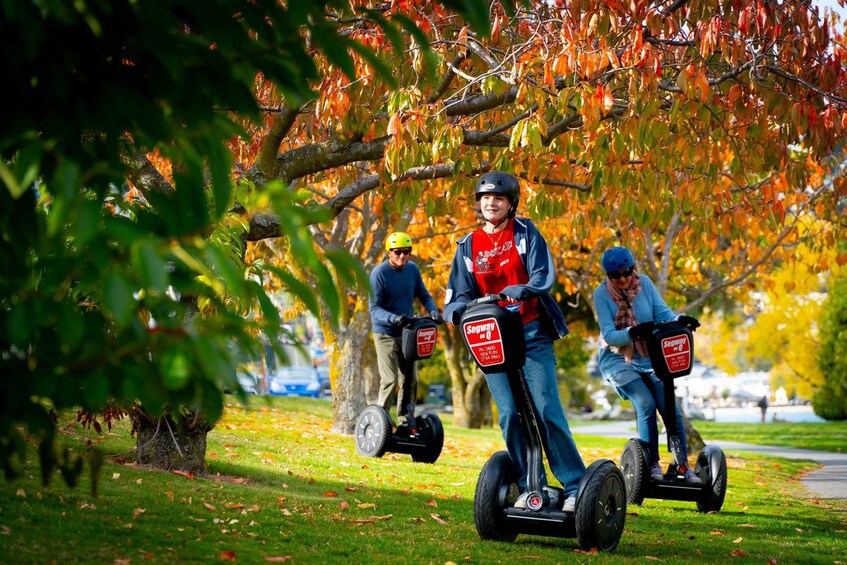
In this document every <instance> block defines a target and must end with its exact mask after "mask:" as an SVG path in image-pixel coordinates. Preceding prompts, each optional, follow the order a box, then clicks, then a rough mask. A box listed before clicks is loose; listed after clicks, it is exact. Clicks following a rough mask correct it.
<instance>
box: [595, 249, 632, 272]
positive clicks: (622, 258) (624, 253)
mask: <svg viewBox="0 0 847 565" xmlns="http://www.w3.org/2000/svg"><path fill="white" fill-rule="evenodd" d="M600 262H601V263H602V264H603V270H604V271H606V272H607V273H614V272H615V271H623V270H624V269H629V268H630V267H634V266H635V260H634V259H633V258H632V253H630V252H629V249H627V248H626V247H610V248H609V249H607V250H606V251H605V252H604V253H603V258H602V259H600Z"/></svg>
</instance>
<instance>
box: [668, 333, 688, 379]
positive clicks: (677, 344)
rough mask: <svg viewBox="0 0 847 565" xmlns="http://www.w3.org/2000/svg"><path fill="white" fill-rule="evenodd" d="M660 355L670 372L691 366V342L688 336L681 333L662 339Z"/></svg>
mask: <svg viewBox="0 0 847 565" xmlns="http://www.w3.org/2000/svg"><path fill="white" fill-rule="evenodd" d="M662 355H663V356H664V358H665V364H666V365H667V367H668V371H670V372H671V373H679V372H681V371H687V370H688V368H689V367H691V342H690V341H689V340H688V336H687V335H685V334H683V335H675V336H672V337H666V338H664V339H662Z"/></svg>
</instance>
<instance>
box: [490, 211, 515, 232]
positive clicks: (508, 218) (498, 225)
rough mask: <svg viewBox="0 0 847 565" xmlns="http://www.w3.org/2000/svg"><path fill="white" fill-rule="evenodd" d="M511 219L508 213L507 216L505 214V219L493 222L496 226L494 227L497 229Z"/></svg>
mask: <svg viewBox="0 0 847 565" xmlns="http://www.w3.org/2000/svg"><path fill="white" fill-rule="evenodd" d="M511 219H512V218H511V217H510V216H509V214H506V215H505V216H503V219H502V220H500V221H499V222H497V223H496V224H492V225H493V226H494V229H495V230H496V229H497V228H499V227H500V226H502V225H503V224H504V223H505V222H508V221H509V220H511ZM489 223H491V222H489Z"/></svg>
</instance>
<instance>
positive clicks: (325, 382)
mask: <svg viewBox="0 0 847 565" xmlns="http://www.w3.org/2000/svg"><path fill="white" fill-rule="evenodd" d="M317 370H318V381H320V383H321V396H324V397H330V396H332V388H331V387H330V385H329V365H318V366H317Z"/></svg>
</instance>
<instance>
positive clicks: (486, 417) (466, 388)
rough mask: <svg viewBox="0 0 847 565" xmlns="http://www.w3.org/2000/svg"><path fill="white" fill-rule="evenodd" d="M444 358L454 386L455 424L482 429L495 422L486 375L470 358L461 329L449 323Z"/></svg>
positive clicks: (445, 338)
mask: <svg viewBox="0 0 847 565" xmlns="http://www.w3.org/2000/svg"><path fill="white" fill-rule="evenodd" d="M445 327H446V330H445V331H443V332H441V335H442V337H443V338H444V358H445V360H446V361H447V370H448V371H449V372H450V381H451V382H452V388H453V424H454V425H455V426H458V427H460V428H472V429H478V428H481V427H482V426H490V425H491V423H492V420H493V418H492V412H491V394H490V393H489V391H488V385H487V383H486V382H485V375H483V373H482V371H480V370H479V369H478V368H477V367H476V366H475V365H473V364H472V363H469V362H468V361H467V351H466V349H465V345H464V343H463V341H462V338H461V335H459V329H458V328H457V327H454V326H445Z"/></svg>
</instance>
